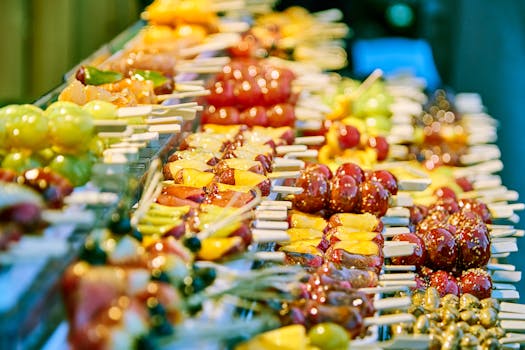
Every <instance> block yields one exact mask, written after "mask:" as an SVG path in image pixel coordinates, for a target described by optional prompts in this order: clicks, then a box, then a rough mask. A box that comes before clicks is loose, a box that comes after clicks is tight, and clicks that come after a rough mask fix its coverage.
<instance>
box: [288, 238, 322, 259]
mask: <svg viewBox="0 0 525 350" xmlns="http://www.w3.org/2000/svg"><path fill="white" fill-rule="evenodd" d="M320 242H321V240H320V239H305V240H302V241H296V242H291V243H289V244H285V245H283V246H282V247H281V248H280V249H279V250H281V251H283V252H288V253H299V254H311V255H323V252H322V251H321V250H319V249H318V248H317V245H318V244H319V243H320Z"/></svg>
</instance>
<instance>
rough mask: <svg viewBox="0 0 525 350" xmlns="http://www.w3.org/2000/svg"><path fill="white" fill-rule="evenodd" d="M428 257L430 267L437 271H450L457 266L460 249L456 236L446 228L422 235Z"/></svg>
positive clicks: (429, 231) (434, 229)
mask: <svg viewBox="0 0 525 350" xmlns="http://www.w3.org/2000/svg"><path fill="white" fill-rule="evenodd" d="M422 239H423V243H424V244H425V249H426V251H427V255H428V265H429V266H430V267H432V268H435V269H440V270H450V269H452V268H453V267H454V266H455V265H456V260H457V257H458V247H457V245H456V241H455V239H454V236H453V235H452V234H451V233H450V232H449V231H447V230H445V229H444V228H433V229H430V230H428V231H426V232H424V233H423V234H422Z"/></svg>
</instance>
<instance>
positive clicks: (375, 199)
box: [359, 181, 390, 217]
mask: <svg viewBox="0 0 525 350" xmlns="http://www.w3.org/2000/svg"><path fill="white" fill-rule="evenodd" d="M359 195H360V198H361V200H360V205H359V208H360V210H361V212H363V213H371V214H374V215H375V216H378V217H381V216H384V215H385V214H386V211H387V210H388V202H389V198H390V194H389V193H388V191H387V190H385V188H384V187H383V185H381V184H380V183H379V182H377V181H365V182H363V183H361V184H360V185H359Z"/></svg>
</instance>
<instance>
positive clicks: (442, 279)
mask: <svg viewBox="0 0 525 350" xmlns="http://www.w3.org/2000/svg"><path fill="white" fill-rule="evenodd" d="M430 286H431V287H434V288H436V289H437V291H438V292H439V295H440V296H441V297H444V296H445V295H447V294H453V295H456V296H459V293H460V289H459V286H458V283H457V282H456V278H455V277H454V276H453V275H452V274H451V273H450V272H447V271H443V270H438V271H436V272H434V273H433V274H432V276H430Z"/></svg>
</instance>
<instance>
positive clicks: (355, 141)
mask: <svg viewBox="0 0 525 350" xmlns="http://www.w3.org/2000/svg"><path fill="white" fill-rule="evenodd" d="M337 140H338V141H339V147H341V149H347V148H354V147H356V146H357V145H359V141H360V140H361V134H360V133H359V130H357V128H356V127H355V126H352V125H345V124H341V125H340V126H339V128H337Z"/></svg>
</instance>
